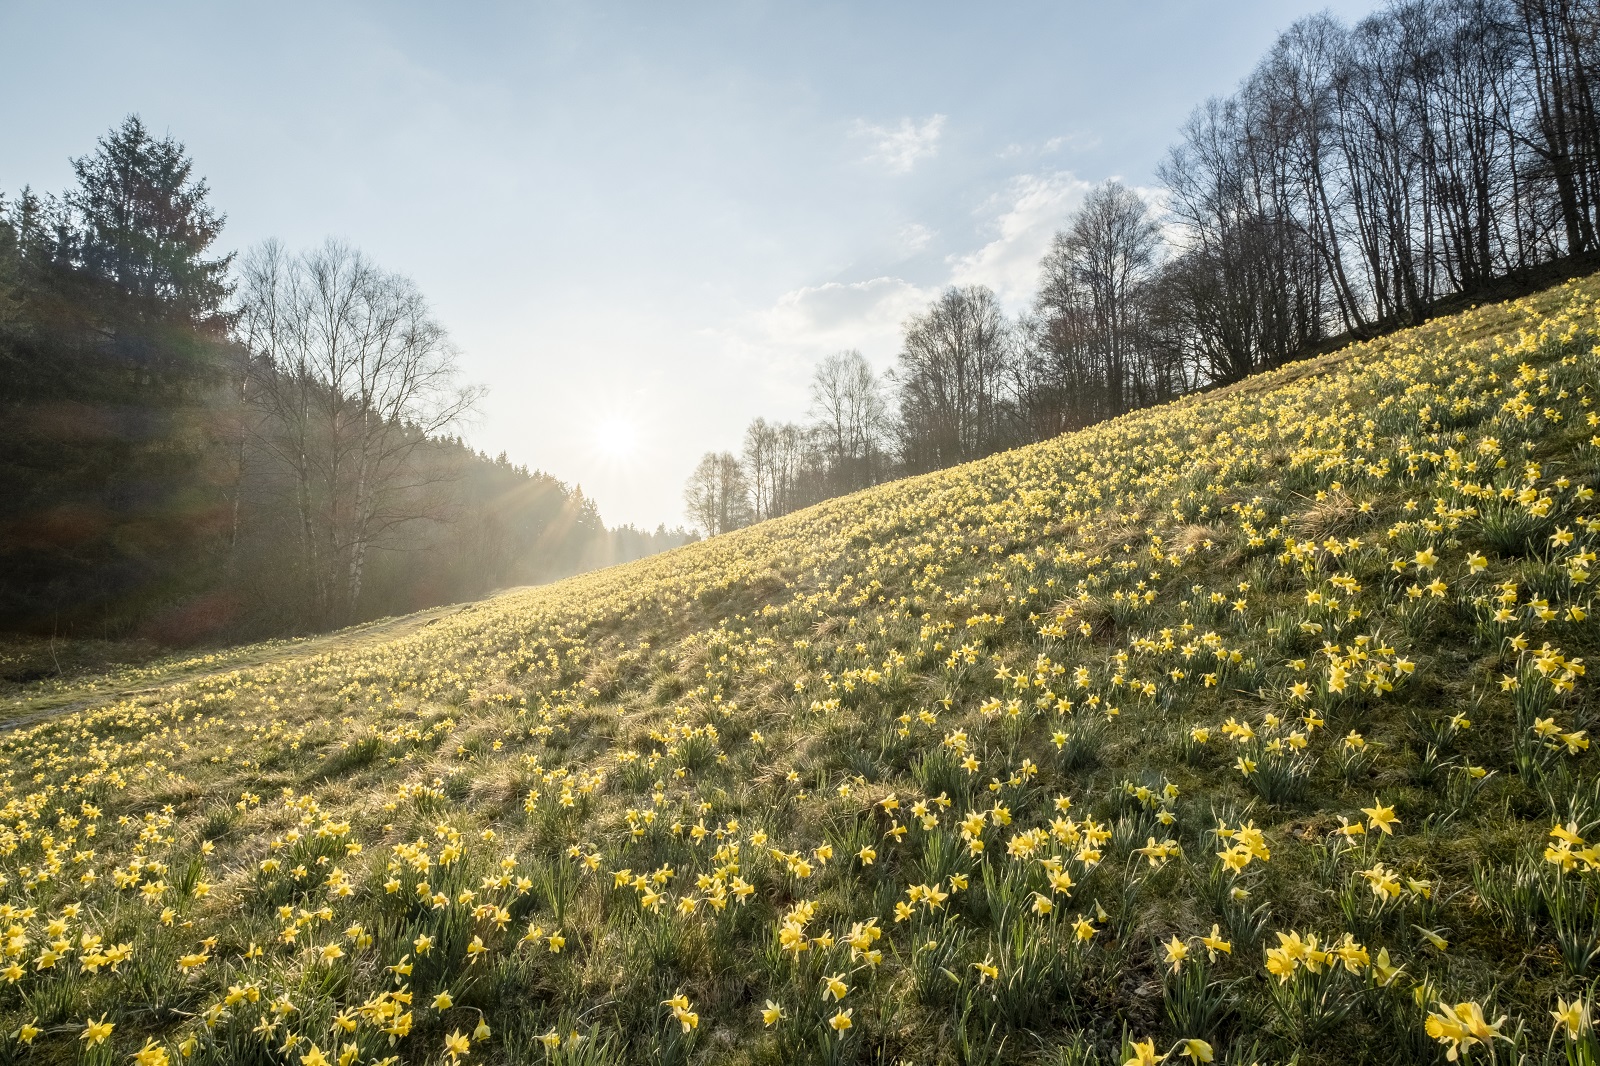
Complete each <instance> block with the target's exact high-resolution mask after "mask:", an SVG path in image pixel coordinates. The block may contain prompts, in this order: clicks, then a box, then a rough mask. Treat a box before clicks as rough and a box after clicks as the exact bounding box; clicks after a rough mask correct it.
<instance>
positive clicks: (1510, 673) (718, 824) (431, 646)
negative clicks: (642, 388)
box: [0, 280, 1600, 1066]
mask: <svg viewBox="0 0 1600 1066" xmlns="http://www.w3.org/2000/svg"><path fill="white" fill-rule="evenodd" d="M1597 295H1600V283H1597V282H1596V281H1594V280H1589V281H1584V282H1578V283H1574V284H1571V285H1568V286H1565V287H1563V288H1560V289H1556V290H1552V291H1550V292H1547V293H1544V294H1541V295H1539V296H1536V297H1534V298H1531V299H1528V300H1520V301H1517V302H1515V303H1511V304H1505V305H1498V306H1493V307H1485V308H1480V309H1478V310H1475V311H1471V312H1468V313H1465V314H1462V315H1459V316H1456V317H1454V318H1449V319H1443V320H1440V321H1438V322H1436V323H1433V324H1431V325H1429V326H1426V327H1423V328H1420V329H1416V330H1412V331H1409V332H1404V333H1400V334H1396V335H1394V336H1391V337H1388V338H1385V339H1384V340H1381V341H1378V342H1373V343H1370V344H1366V345H1360V346H1356V347H1353V348H1350V349H1347V350H1344V351H1342V352H1339V353H1336V354H1334V355H1331V356H1328V357H1325V358H1323V359H1321V360H1318V361H1317V362H1315V363H1307V364H1301V365H1297V366H1294V367H1291V368H1288V369H1286V370H1283V371H1280V372H1277V373H1273V374H1268V375H1264V376H1262V377H1260V378H1256V379H1252V380H1250V381H1248V382H1246V383H1244V384H1243V385H1240V386H1237V387H1234V388H1231V389H1228V390H1224V391H1220V392H1216V393H1212V394H1209V395H1206V396H1198V397H1193V398H1190V399H1188V400H1185V401H1183V402H1180V403H1176V404H1173V405H1170V406H1168V407H1164V408H1159V409H1155V410H1150V411H1145V412H1141V413H1138V414H1135V415H1130V416H1128V417H1125V418H1122V419H1119V420H1117V421H1115V422H1113V423H1110V424H1107V425H1104V426H1100V427H1096V428H1094V429H1092V430H1089V431H1086V432H1081V433H1076V434H1072V435H1069V436H1066V437H1062V438H1059V439H1057V440H1054V441H1050V442H1047V443H1045V444H1041V445H1038V446H1035V447H1030V448H1026V449H1022V450H1019V451H1015V452H1011V453H1007V454H1005V455H1000V456H996V457H994V458H992V459H989V460H986V461H983V462H979V463H974V464H971V465H968V466H965V467H961V468H958V469H955V470H950V471H945V472H942V473H939V474H934V475H930V476H927V477H922V478H917V479H913V480H909V481H903V482H898V483H895V484H892V485H886V486H882V487H880V488H877V489H873V490H870V491H868V492H865V493H861V494H858V495H855V496H851V497H847V498H843V499H838V500H834V501H831V502H829V503H826V504H823V505H820V506H818V507H814V508H811V509H809V510H807V511H804V512H801V513H798V514H795V515H792V516H789V517H787V518H784V519H779V520H777V521H773V522H768V523H764V524H762V525H760V526H758V527H755V528H752V529H747V530H743V531H740V532H738V533H734V534H731V535H728V536H724V537H718V538H715V539H714V540H711V541H709V542H705V543H700V544H695V545H691V546H688V547H685V548H681V549H677V550H675V551H672V552H669V553H667V554H665V555H661V556H656V557H653V558H650V559H646V560H643V561H641V562H638V563H633V564H630V565H627V566H622V567H616V568H612V569H610V570H605V571H601V572H598V573H594V574H590V575H586V576H583V577H579V578H575V579H572V580H569V581H565V582H562V583H560V584H557V585H553V586H548V587H544V588H539V589H534V590H530V591H526V592H519V593H516V594H511V595H506V596H502V597H499V598H497V599H493V600H490V601H486V602H483V603H480V604H475V605H471V606H468V607H466V608H464V609H461V610H459V611H457V612H454V613H449V612H435V613H434V614H433V615H431V616H429V617H428V618H427V619H426V620H420V621H418V622H417V623H415V624H405V625H397V626H394V627H392V628H389V629H378V630H376V631H368V632H366V633H364V634H356V635H354V636H352V637H350V638H348V639H337V638H336V639H333V640H325V641H319V642H316V643H312V644H307V645H304V646H300V645H281V646H276V647H275V648H272V649H268V650H267V651H263V650H262V649H251V648H245V649H240V650H239V651H238V652H236V653H225V654H222V655H217V656H211V657H208V659H207V660H206V661H205V662H204V663H193V662H189V663H175V664H168V665H162V666H155V667H147V668H143V669H140V670H137V671H130V672H127V673H124V674H122V675H119V676H116V677H111V678H103V679H98V680H95V681H92V682H86V683H84V684H81V685H65V686H64V685H60V684H56V685H52V686H50V687H48V688H29V689H26V690H24V691H23V693H22V694H21V695H20V696H18V697H17V698H16V699H13V700H12V701H11V702H10V704H9V706H8V708H7V709H6V710H5V711H3V712H0V716H5V717H9V718H10V719H11V720H12V721H13V722H22V723H25V724H23V725H21V726H20V727H17V728H14V729H12V730H10V731H9V732H6V733H3V734H0V1060H6V1059H15V1060H17V1061H30V1062H31V1061H38V1062H52V1063H53V1062H66V1061H69V1060H74V1059H77V1060H83V1061H86V1062H94V1063H113V1062H118V1063H126V1062H129V1061H135V1060H136V1061H137V1062H138V1063H139V1066H161V1064H162V1063H173V1064H176V1063H177V1062H178V1061H179V1060H180V1059H184V1058H186V1059H187V1061H189V1062H196V1063H199V1062H229V1063H236V1062H260V1063H268V1062H276V1063H290V1064H296V1066H322V1064H323V1063H325V1062H326V1063H335V1062H337V1063H340V1064H341V1066H355V1064H357V1063H361V1064H369V1063H380V1062H385V1061H390V1062H393V1061H396V1058H397V1060H398V1061H399V1062H406V1063H411V1062H419V1063H420V1062H435V1063H437V1062H447V1061H453V1062H457V1063H477V1062H508V1061H510V1062H528V1061H533V1062H539V1061H545V1060H547V1059H548V1060H549V1061H551V1062H564V1063H580V1062H581V1063H606V1062H621V1061H662V1062H684V1061H697V1062H699V1061H704V1062H748V1063H787V1062H798V1061H806V1062H819V1063H833V1062H874V1063H878V1062H881V1063H893V1062H908V1063H909V1062H916V1063H932V1062H996V1061H1006V1062H1009V1061H1015V1062H1052V1063H1055V1062H1061V1063H1084V1062H1102V1063H1106V1062H1116V1063H1122V1062H1124V1061H1125V1060H1128V1059H1130V1058H1131V1059H1134V1060H1135V1061H1143V1062H1153V1061H1155V1060H1156V1059H1157V1058H1159V1057H1160V1056H1162V1055H1165V1054H1170V1055H1171V1056H1172V1057H1173V1059H1174V1060H1175V1061H1189V1059H1188V1058H1183V1057H1182V1056H1183V1055H1185V1054H1187V1055H1189V1056H1190V1058H1193V1059H1196V1060H1199V1061H1209V1060H1208V1059H1207V1058H1206V1056H1208V1055H1211V1054H1213V1053H1214V1054H1215V1058H1216V1061H1219V1062H1221V1061H1238V1062H1250V1061H1255V1060H1260V1061H1264V1062H1265V1061H1279V1060H1288V1059H1289V1058H1291V1056H1294V1055H1296V1054H1298V1056H1299V1059H1300V1061H1301V1062H1318V1063H1324V1062H1325V1063H1335V1062H1352V1061H1374V1062H1385V1061H1392V1062H1429V1061H1443V1060H1444V1059H1445V1057H1446V1055H1447V1053H1450V1054H1454V1053H1456V1052H1458V1051H1459V1053H1460V1055H1461V1056H1462V1057H1464V1058H1466V1059H1468V1060H1469V1061H1488V1060H1489V1059H1490V1058H1491V1057H1493V1058H1494V1059H1495V1060H1496V1061H1500V1062H1507V1061H1515V1059H1516V1058H1517V1056H1519V1055H1522V1056H1527V1057H1528V1058H1529V1059H1530V1060H1532V1061H1540V1060H1541V1059H1542V1060H1543V1061H1549V1062H1565V1061H1568V1057H1569V1055H1570V1056H1573V1057H1574V1058H1573V1061H1586V1062H1587V1061H1593V1060H1594V1058H1595V1046H1594V1042H1593V1037H1592V1036H1591V1035H1590V1034H1589V1032H1588V1029H1587V1023H1586V1021H1585V1020H1584V1018H1583V1012H1584V1011H1586V1009H1587V1007H1586V1006H1585V1005H1586V1004H1587V1002H1588V999H1587V994H1588V993H1587V990H1588V988H1589V984H1588V982H1589V981H1591V980H1592V979H1594V978H1595V977H1596V976H1597V975H1600V958H1597V948H1600V849H1597V848H1596V847H1594V846H1591V845H1590V844H1589V840H1591V839H1596V838H1600V785H1597V784H1596V782H1597V781H1600V777H1597V776H1596V774H1595V769H1594V762H1595V756H1594V754H1593V753H1592V752H1591V751H1590V750H1589V738H1588V736H1587V735H1586V734H1585V732H1584V731H1585V729H1586V728H1588V727H1589V724H1590V716H1591V715H1592V714H1593V708H1594V706H1595V704H1594V701H1593V699H1592V698H1591V696H1590V694H1589V684H1588V681H1587V679H1586V678H1585V676H1584V660H1585V659H1586V658H1587V657H1589V656H1590V655H1592V654H1593V652H1594V646H1595V644H1596V635H1595V629H1594V623H1593V622H1592V621H1590V620H1588V612H1589V611H1590V599H1591V592H1590V586H1591V584H1592V583H1593V582H1592V580H1591V576H1590V575H1591V572H1593V571H1594V569H1595V567H1594V564H1595V559H1596V555H1595V552H1596V547H1595V545H1596V543H1597V541H1600V503H1597V502H1596V501H1595V499H1594V498H1593V497H1594V491H1595V486H1596V484H1597V482H1600V449H1597V445H1600V436H1596V433H1597V430H1596V428H1595V426H1596V425H1597V424H1600V414H1597V413H1596V412H1595V411H1594V408H1593V397H1594V392H1595V388H1596V385H1597V384H1600V348H1597V347H1596V345H1597V344H1600V317H1597V312H1600V304H1597V303H1596V300H1597ZM44 712H48V713H47V714H46V716H45V717H43V718H39V717H31V716H37V715H39V714H40V713H44ZM1553 827H1554V828H1553ZM1574 1004H1576V1006H1575V1007H1574V1008H1573V1010H1572V1011H1568V1012H1567V1013H1566V1014H1564V1015H1563V1017H1565V1018H1567V1019H1569V1020H1570V1024H1571V1029H1572V1032H1574V1033H1576V1034H1577V1035H1578V1036H1579V1039H1577V1040H1569V1039H1568V1036H1567V1033H1568V1028H1567V1024H1566V1023H1564V1022H1559V1021H1558V1022H1557V1023H1555V1024H1556V1028H1555V1029H1554V1030H1553V1028H1552V1016H1551V1012H1552V1011H1558V1012H1559V1011H1565V1010H1566V1008H1567V1007H1569V1006H1572V1005H1574ZM1480 1011H1481V1013H1480ZM1145 1041H1150V1043H1149V1044H1144V1043H1143V1042H1145ZM1201 1041H1203V1042H1204V1043H1203V1044H1202V1043H1199V1042H1201ZM1141 1045H1142V1046H1141ZM130 1056H134V1059H130Z"/></svg>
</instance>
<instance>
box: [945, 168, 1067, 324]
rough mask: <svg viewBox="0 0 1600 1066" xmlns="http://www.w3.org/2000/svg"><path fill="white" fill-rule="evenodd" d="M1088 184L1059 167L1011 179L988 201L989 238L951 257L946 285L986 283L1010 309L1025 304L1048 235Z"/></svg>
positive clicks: (1036, 280) (1035, 281)
mask: <svg viewBox="0 0 1600 1066" xmlns="http://www.w3.org/2000/svg"><path fill="white" fill-rule="evenodd" d="M1092 187H1093V186H1092V183H1091V182H1087V181H1084V180H1083V179H1081V178H1079V177H1076V176H1075V175H1073V174H1072V173H1071V172H1070V171H1064V170H1063V171H1055V172H1053V173H1048V174H1022V175H1019V176H1018V177H1016V178H1013V179H1012V180H1011V184H1010V186H1009V187H1008V188H1007V190H1006V192H1005V193H1004V194H1003V195H1002V196H999V197H996V198H995V199H994V200H992V201H990V203H989V205H988V209H989V210H991V211H995V214H994V216H993V220H992V221H991V222H990V224H989V227H990V229H991V230H992V231H993V232H994V237H993V238H992V239H991V240H990V241H989V242H988V243H986V244H984V245H983V247H981V248H979V249H977V250H976V251H974V252H970V253H968V254H966V255H956V256H951V257H950V259H949V263H950V281H951V284H954V285H987V286H989V288H991V289H993V290H994V291H995V292H996V294H998V295H999V296H1000V298H1001V300H1003V301H1004V302H1005V303H1006V304H1008V305H1010V306H1011V307H1012V308H1013V309H1016V308H1020V307H1021V306H1023V305H1024V304H1026V303H1027V301H1028V299H1029V298H1030V297H1031V296H1032V294H1033V291H1034V289H1035V287H1036V286H1037V285H1038V284H1039V260H1041V259H1043V258H1044V254H1045V252H1046V251H1048V250H1049V248H1050V239H1051V238H1052V237H1053V236H1054V235H1055V233H1056V231H1057V230H1059V229H1061V228H1062V226H1064V225H1065V224H1066V221H1067V218H1068V216H1069V215H1071V214H1072V212H1073V211H1074V210H1075V209H1076V208H1077V207H1078V205H1079V204H1081V203H1082V202H1083V197H1084V194H1085V193H1087V192H1088V191H1089V189H1090V188H1092Z"/></svg>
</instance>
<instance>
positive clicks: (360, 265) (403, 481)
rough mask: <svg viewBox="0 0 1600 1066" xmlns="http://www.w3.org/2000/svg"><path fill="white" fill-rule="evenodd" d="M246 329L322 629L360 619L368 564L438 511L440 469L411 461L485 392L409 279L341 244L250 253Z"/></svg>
mask: <svg viewBox="0 0 1600 1066" xmlns="http://www.w3.org/2000/svg"><path fill="white" fill-rule="evenodd" d="M243 274H244V283H243V294H242V300H241V303H242V307H243V314H242V330H243V333H244V336H245V337H246V341H247V344H248V345H249V347H250V349H251V351H252V353H253V355H254V363H255V371H256V385H255V388H254V402H255V403H258V404H260V405H262V406H263V407H264V408H265V409H266V411H267V413H268V414H269V415H270V417H268V418H266V419H264V420H263V421H264V425H265V426H266V427H267V429H266V430H265V433H266V439H265V440H264V441H263V443H264V444H265V446H266V447H267V449H268V450H269V451H270V452H271V453H272V454H273V455H275V456H276V457H277V458H278V459H279V460H280V461H281V462H282V463H283V464H284V465H285V466H286V467H287V468H288V469H289V470H290V471H291V473H292V477H291V478H290V481H291V483H292V492H293V494H294V501H293V504H294V511H295V514H296V516H297V518H298V521H299V534H300V545H301V561H302V565H303V568H304V571H305V575H306V578H307V580H308V582H309V586H310V593H311V603H312V605H313V607H312V609H313V613H314V614H315V615H317V616H318V620H319V621H320V622H322V623H323V624H327V623H330V622H339V621H343V620H345V619H347V618H350V617H353V616H354V615H355V612H356V607H357V604H358V602H359V601H360V597H361V587H362V577H363V573H364V570H365V567H366V565H367V562H368V559H369V556H370V554H371V552H372V551H373V550H374V549H375V548H379V547H382V546H383V545H384V544H385V541H386V538H387V537H388V536H389V535H390V534H391V533H393V532H394V531H395V530H397V529H398V528H399V527H401V526H403V525H405V524H406V523H409V522H413V521H417V520H419V519H424V518H437V517H440V511H439V507H438V502H437V500H435V499H432V498H431V497H430V494H429V493H428V492H427V491H426V489H427V488H428V484H429V482H430V479H436V478H437V477H438V476H439V475H438V473H437V471H434V472H431V473H425V472H423V471H421V470H419V469H416V468H415V467H414V466H413V464H411V463H409V462H408V460H410V458H411V457H412V455H413V453H414V452H415V451H416V449H417V448H419V447H420V446H422V444H423V443H424V442H425V441H426V440H427V438H428V437H430V436H433V435H437V434H439V433H441V432H442V431H444V430H445V429H446V428H448V427H450V426H451V425H453V424H455V423H457V422H458V421H460V420H461V418H462V417H463V416H464V415H466V414H467V413H468V411H469V410H470V409H471V408H472V406H473V404H474V403H475V401H476V399H477V397H478V392H477V391H476V390H474V389H471V388H463V387H462V386H461V385H460V384H459V383H458V381H457V365H456V351H455V348H454V347H453V346H452V345H451V343H450V339H449V337H448V335H447V334H446V333H445V330H444V328H443V327H442V326H440V325H439V324H438V323H437V322H436V321H435V320H434V319H433V318H432V316H431V315H430V313H429V310H428V306H427V303H426V301H425V300H424V299H423V298H422V295H421V293H420V292H419V291H418V289H417V287H416V285H414V284H413V283H412V282H411V281H410V280H409V279H407V278H404V277H401V276H399V275H397V274H391V273H388V272H385V271H383V270H381V269H379V268H378V267H377V266H376V265H375V264H374V263H372V262H371V260H369V259H367V258H366V257H365V256H364V255H362V254H361V253H360V252H359V251H356V250H355V249H353V248H351V247H349V246H348V245H345V244H342V243H339V242H337V241H332V240H330V241H328V242H327V243H325V244H324V245H322V246H321V247H320V248H317V249H315V250H313V251H310V252H306V253H303V254H301V255H297V256H291V255H288V254H287V253H285V252H284V250H283V249H282V248H281V247H280V246H278V245H276V244H268V245H264V246H262V247H261V248H259V249H257V250H256V251H255V252H254V253H252V254H251V255H250V257H249V258H248V259H247V261H246V264H245V267H244V270H243Z"/></svg>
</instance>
